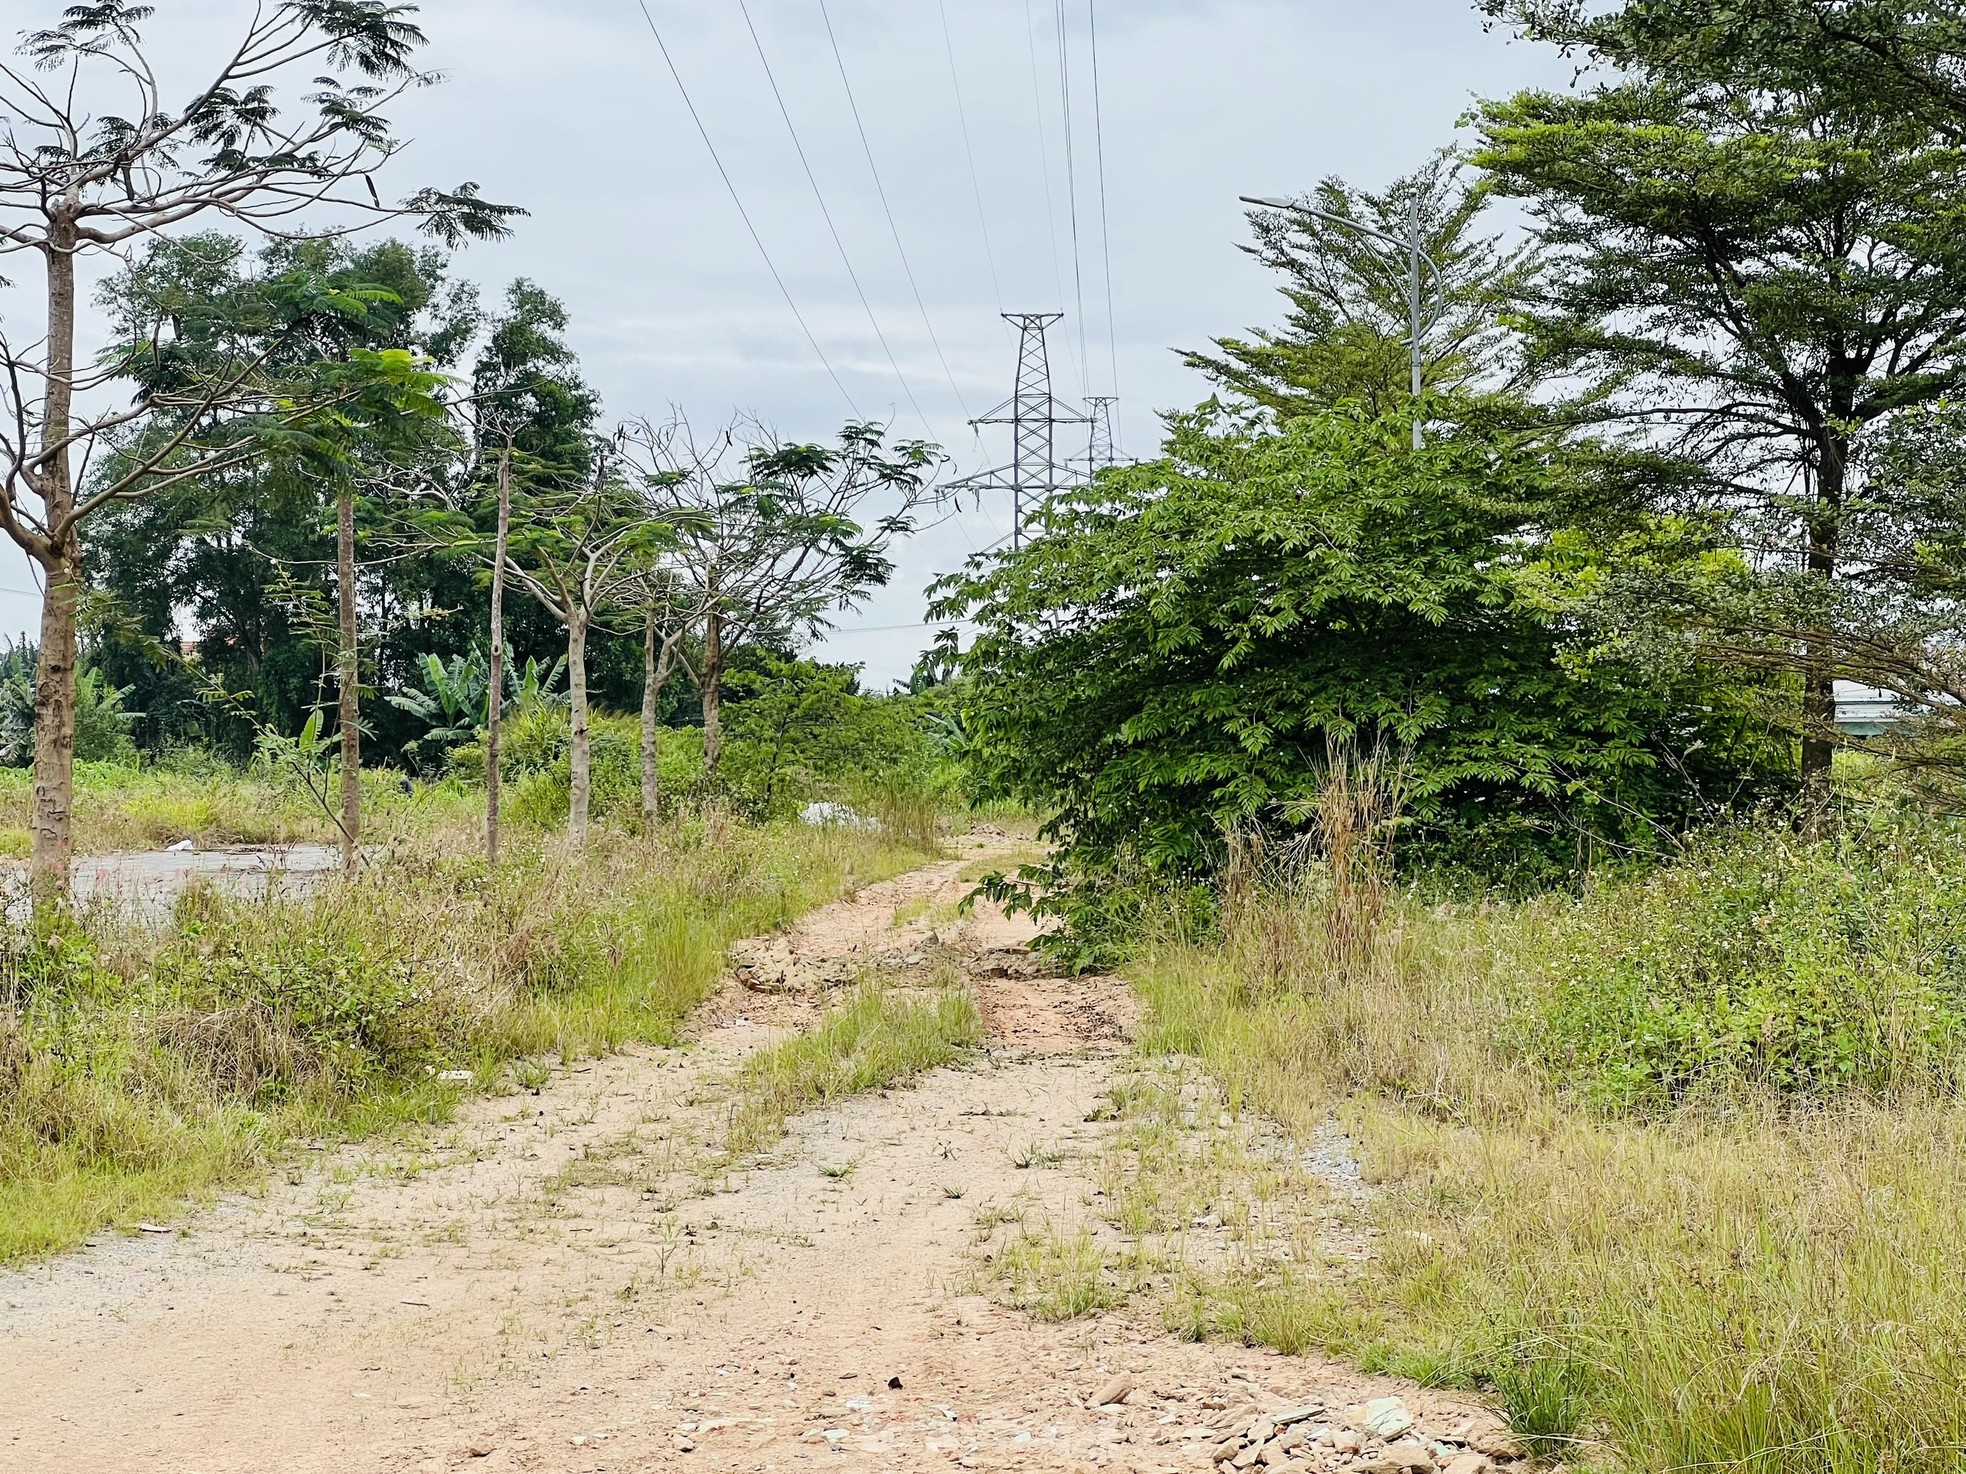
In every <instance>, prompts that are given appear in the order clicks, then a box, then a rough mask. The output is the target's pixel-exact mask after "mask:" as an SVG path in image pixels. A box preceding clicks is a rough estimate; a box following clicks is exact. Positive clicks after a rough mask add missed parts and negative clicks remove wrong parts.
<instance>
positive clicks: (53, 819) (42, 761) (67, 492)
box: [28, 217, 82, 921]
mask: <svg viewBox="0 0 1966 1474" xmlns="http://www.w3.org/2000/svg"><path fill="white" fill-rule="evenodd" d="M46 262H47V271H48V372H47V377H46V379H45V381H44V382H43V384H42V395H43V400H42V416H41V445H42V446H43V447H47V446H51V445H52V446H61V443H62V442H63V441H64V440H66V439H67V438H68V433H69V416H70V412H71V409H72V407H73V405H74V401H75V228H74V225H73V223H72V222H70V221H68V220H66V219H64V218H61V217H57V218H56V219H55V220H53V221H52V222H50V226H49V230H48V250H47V255H46ZM70 476H71V467H70V461H69V455H68V449H67V447H66V446H61V448H60V449H58V450H56V451H55V453H54V454H53V456H51V457H50V458H49V460H48V462H47V464H45V465H44V466H42V467H41V469H40V470H39V471H38V472H37V473H36V474H35V475H34V476H33V478H32V480H31V484H32V485H33V487H34V490H35V491H36V493H38V495H39V496H40V499H41V502H42V508H43V513H44V517H43V524H44V525H45V526H46V527H47V528H48V529H49V531H50V533H51V545H50V546H49V548H48V549H47V553H46V555H44V556H42V557H41V558H40V559H39V561H40V563H41V568H42V572H43V573H44V575H45V576H46V578H47V591H46V593H45V595H44V596H43V599H42V603H41V654H40V662H39V665H38V667H37V668H36V670H35V674H34V815H33V820H32V827H33V831H34V847H33V854H32V857H31V859H30V861H29V866H28V895H29V897H30V898H31V900H32V902H33V907H34V916H35V919H36V920H37V921H38V920H45V919H49V918H51V917H52V916H53V915H54V914H55V913H57V912H59V911H61V910H62V909H64V908H65V907H66V906H67V905H68V861H69V856H70V853H71V852H72V850H73V846H74V835H73V830H72V829H71V827H70V823H71V819H72V817H73V813H74V807H75V653H76V652H75V638H76V636H75V613H76V604H77V601H78V600H79V599H80V597H81V593H82V540H81V536H80V534H79V533H78V532H77V530H76V529H75V528H73V527H70V526H68V525H67V523H68V519H69V517H70V516H72V515H73V513H74V511H75V487H74V484H73V482H72V481H71V480H70Z"/></svg>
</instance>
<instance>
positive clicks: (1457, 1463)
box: [1441, 1454, 1492, 1474]
mask: <svg viewBox="0 0 1966 1474" xmlns="http://www.w3.org/2000/svg"><path fill="white" fill-rule="evenodd" d="M1491 1467H1492V1466H1491V1465H1490V1464H1489V1462H1488V1460H1487V1459H1485V1458H1483V1457H1482V1456H1481V1455H1480V1454H1456V1455H1455V1456H1454V1457H1453V1458H1451V1459H1449V1460H1448V1461H1447V1463H1446V1465H1445V1467H1444V1468H1443V1469H1442V1470H1441V1474H1487V1471H1488V1469H1489V1468H1491Z"/></svg>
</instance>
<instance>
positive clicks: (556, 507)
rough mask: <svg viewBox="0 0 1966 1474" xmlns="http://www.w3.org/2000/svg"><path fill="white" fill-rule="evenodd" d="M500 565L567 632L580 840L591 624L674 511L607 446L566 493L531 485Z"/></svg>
mask: <svg viewBox="0 0 1966 1474" xmlns="http://www.w3.org/2000/svg"><path fill="white" fill-rule="evenodd" d="M514 505H515V510H516V511H517V513H518V516H517V517H516V519H515V520H514V523H513V526H512V530H511V544H510V549H511V550H510V552H509V553H508V554H507V557H506V562H505V570H506V572H507V573H508V574H509V575H510V576H511V577H512V578H513V579H514V580H516V581H517V583H518V584H519V586H520V587H521V588H523V589H525V590H526V592H528V593H529V594H531V595H532V596H533V598H534V599H536V600H537V601H538V602H539V605H540V607H541V608H543V609H544V610H545V611H546V612H547V613H548V614H550V615H551V616H552V617H553V618H554V619H555V620H556V621H558V622H559V623H560V625H561V626H563V627H564V628H565V630H566V635H567V694H568V707H569V713H570V728H569V738H568V752H569V755H570V756H569V762H570V772H569V788H568V815H567V842H568V844H569V845H570V846H571V847H572V848H573V849H575V850H576V851H577V850H581V849H584V848H585V847H586V844H587V821H588V811H589V807H590V802H591V799H592V795H593V749H592V744H591V742H590V739H589V732H588V703H587V641H588V636H589V634H590V633H591V632H592V631H593V630H594V628H595V626H596V622H597V621H599V620H601V619H603V618H605V617H607V616H609V615H612V614H616V613H618V612H620V611H621V610H622V609H623V608H624V607H632V605H633V604H634V602H635V592H636V590H637V589H638V587H640V586H641V585H642V584H643V583H644V582H645V581H646V579H647V578H648V576H649V572H650V570H651V569H652V568H653V567H654V566H655V564H656V560H657V559H658V558H659V557H660V556H661V555H662V554H664V553H666V552H667V551H668V550H669V549H670V547H671V546H673V543H674V539H675V526H674V522H673V519H665V518H657V517H654V516H651V515H650V514H649V510H648V508H647V506H646V504H645V503H644V502H643V500H642V499H641V498H640V497H639V496H638V495H637V494H636V492H635V491H634V490H633V489H632V488H631V487H630V486H628V485H627V484H626V483H625V482H624V481H623V480H622V479H621V478H620V477H619V476H617V475H616V474H615V468H614V464H613V462H612V461H611V459H610V457H609V454H608V448H607V447H602V448H600V450H599V451H598V453H597V454H596V455H595V457H594V479H593V481H592V482H591V483H590V484H589V485H588V486H587V487H585V488H583V489H582V490H580V491H577V492H574V493H565V492H558V493H556V492H552V491H535V492H529V493H527V494H526V495H524V496H522V497H520V498H518V499H517V500H516V501H515V504H514Z"/></svg>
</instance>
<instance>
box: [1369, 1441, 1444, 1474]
mask: <svg viewBox="0 0 1966 1474" xmlns="http://www.w3.org/2000/svg"><path fill="white" fill-rule="evenodd" d="M1380 1457H1381V1458H1383V1459H1386V1460H1388V1461H1389V1462H1391V1463H1394V1464H1397V1465H1398V1466H1399V1467H1400V1468H1401V1469H1404V1470H1408V1471H1411V1474H1434V1456H1433V1454H1432V1453H1431V1452H1429V1451H1428V1449H1427V1446H1426V1445H1425V1444H1422V1443H1416V1442H1414V1441H1413V1440H1412V1439H1410V1438H1409V1439H1404V1440H1402V1441H1401V1442H1399V1443H1395V1444H1391V1445H1389V1446H1388V1447H1387V1449H1386V1451H1385V1452H1384V1453H1383V1454H1381V1455H1380Z"/></svg>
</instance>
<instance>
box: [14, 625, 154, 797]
mask: <svg viewBox="0 0 1966 1474" xmlns="http://www.w3.org/2000/svg"><path fill="white" fill-rule="evenodd" d="M36 656H37V650H36V647H35V646H34V645H33V644H32V643H31V642H28V641H25V640H24V641H22V642H21V643H20V644H18V645H14V644H9V645H8V646H7V647H6V649H5V650H4V651H0V764H5V765H6V766H8V767H26V766H27V765H28V764H29V763H31V762H32V761H33V760H34V678H35V660H36ZM132 689H133V688H132V687H129V686H123V687H116V686H112V685H110V684H109V681H108V678H107V677H106V676H105V675H104V673H103V670H102V668H101V667H100V666H98V665H86V666H84V668H83V669H82V672H81V674H80V675H78V676H77V677H76V680H75V760H76V761H77V762H112V763H114V762H120V763H129V762H134V761H136V756H137V748H136V743H135V741H134V740H133V739H132V737H131V735H130V734H131V729H132V728H134V727H135V726H136V724H137V723H138V722H139V721H141V720H142V718H143V713H142V712H137V711H128V710H126V709H125V708H124V706H123V703H124V701H125V700H126V699H128V697H129V694H130V692H131V690H132Z"/></svg>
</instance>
